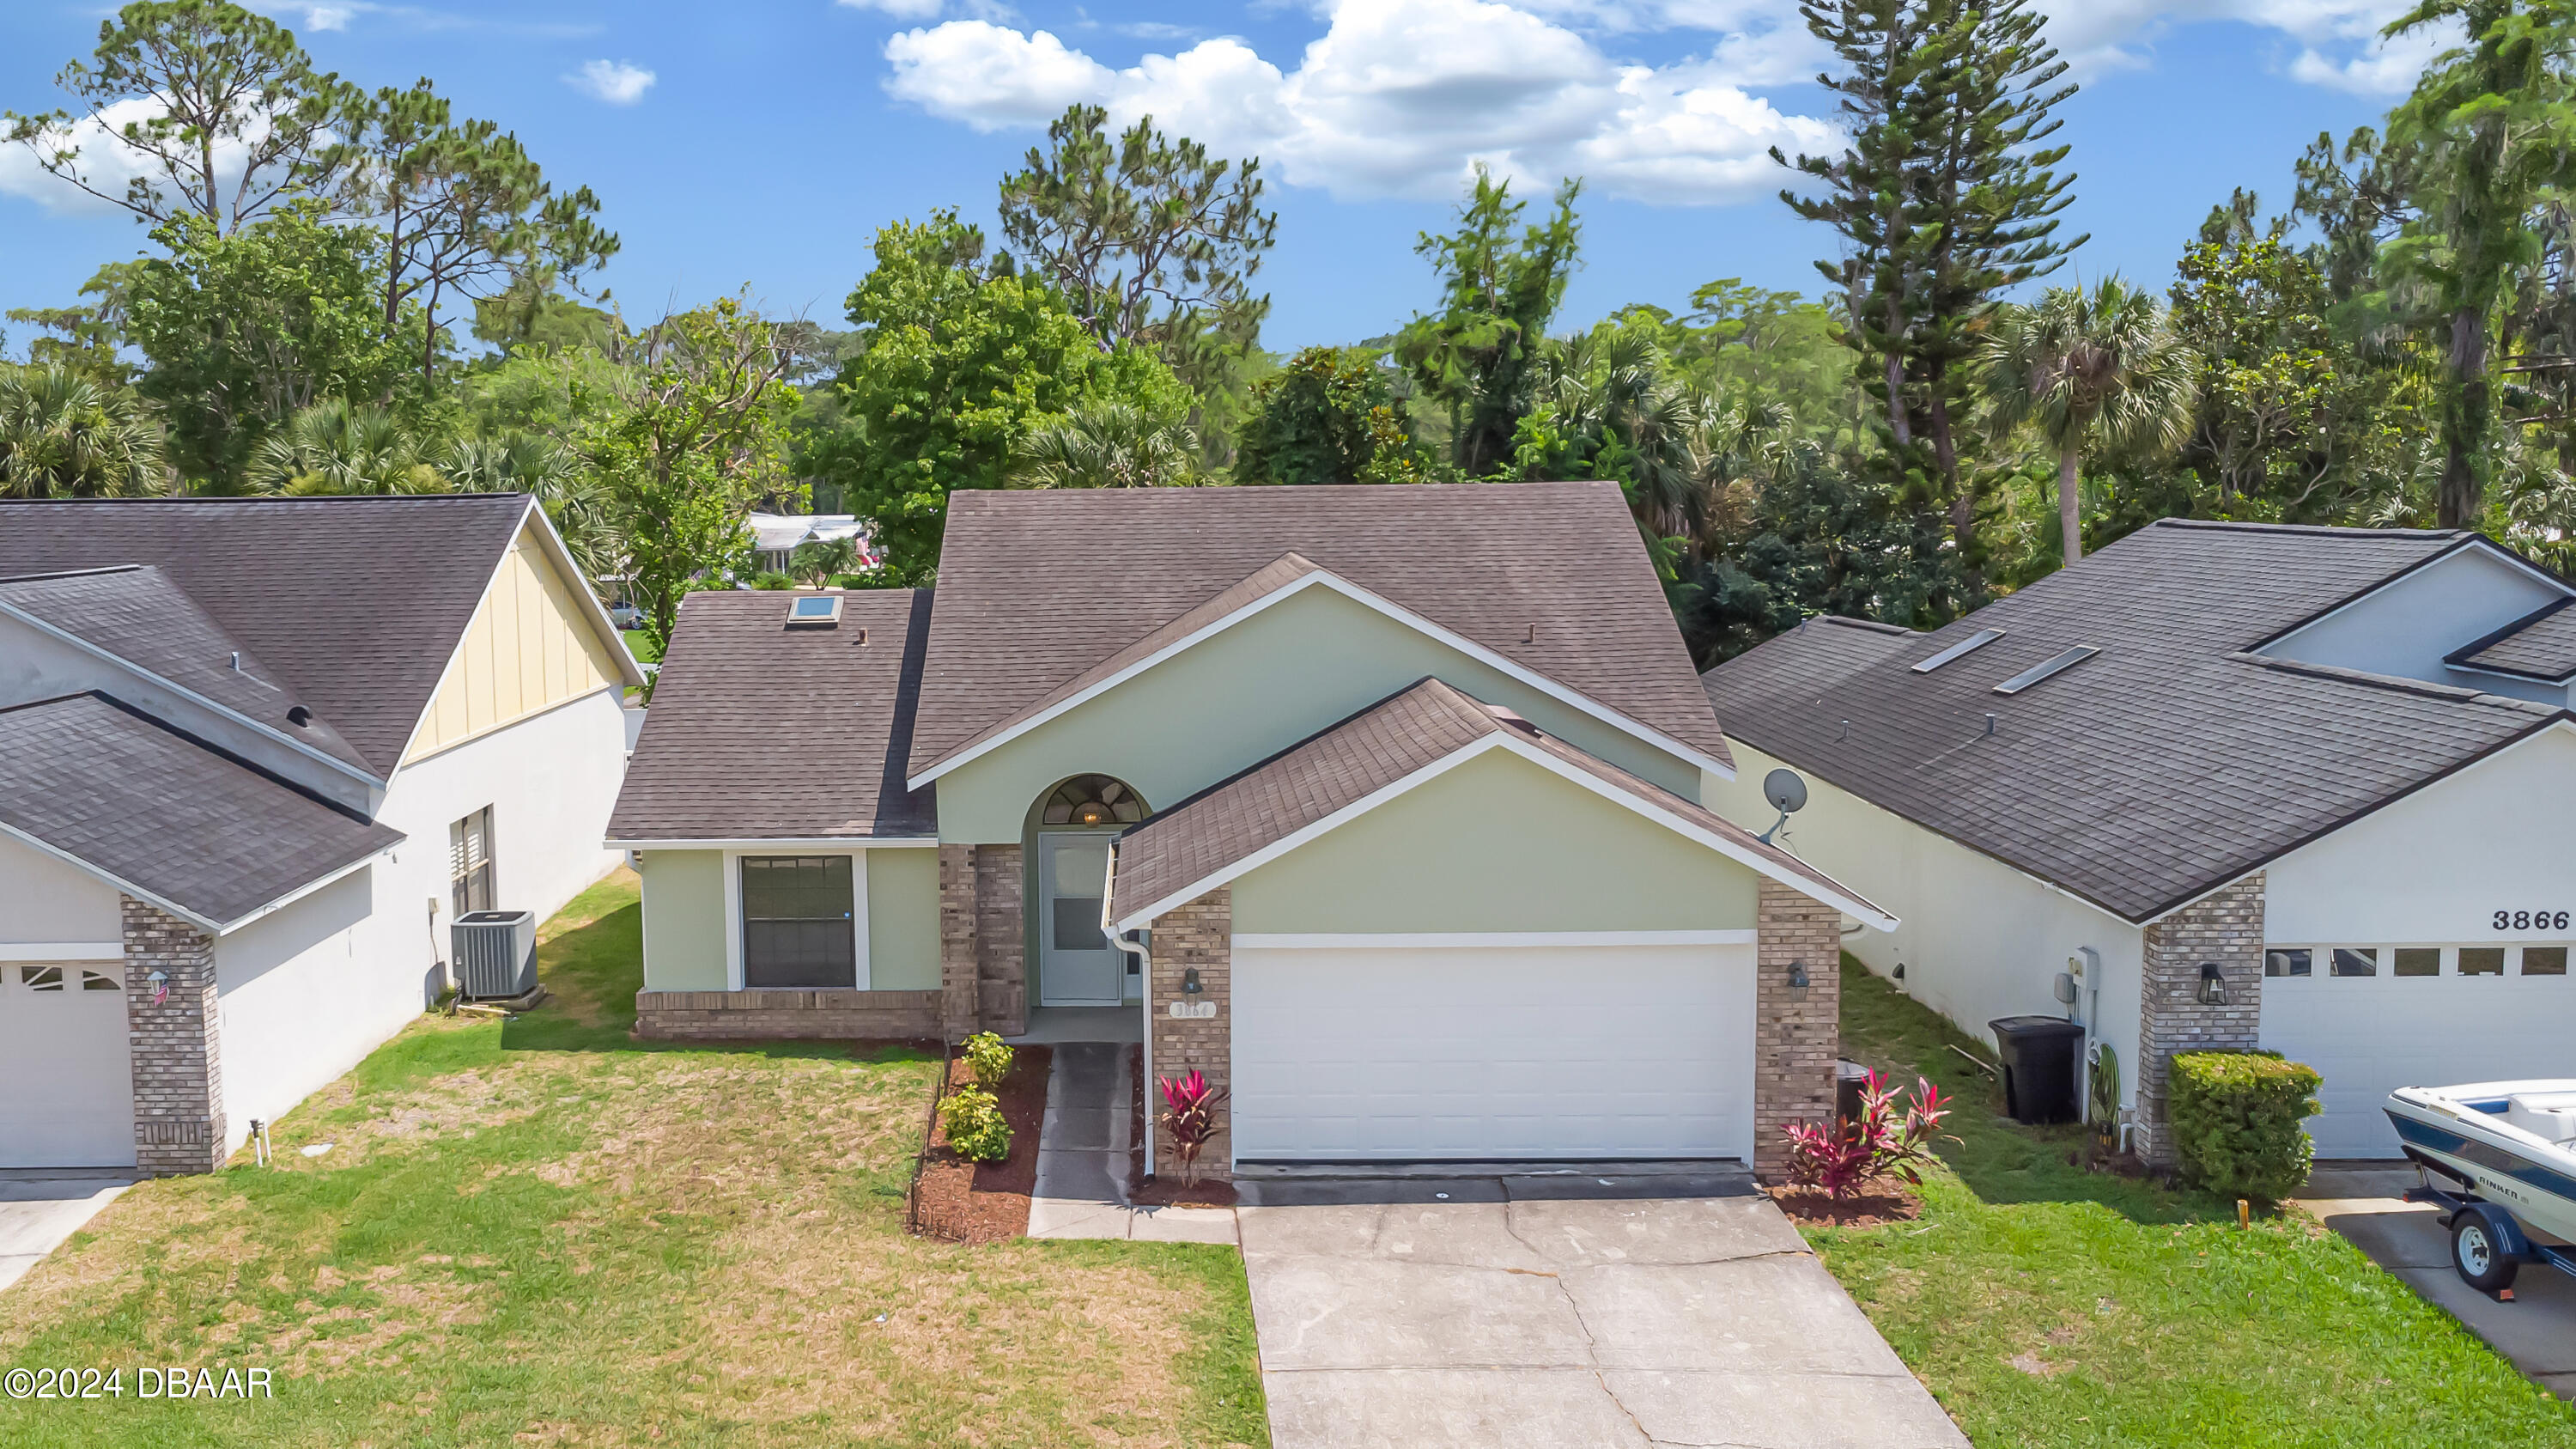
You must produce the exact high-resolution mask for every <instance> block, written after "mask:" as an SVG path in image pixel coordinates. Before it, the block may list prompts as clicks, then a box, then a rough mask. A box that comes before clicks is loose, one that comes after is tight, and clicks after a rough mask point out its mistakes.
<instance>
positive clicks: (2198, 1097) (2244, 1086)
mask: <svg viewBox="0 0 2576 1449" xmlns="http://www.w3.org/2000/svg"><path fill="white" fill-rule="evenodd" d="M2324 1080H2325V1079H2324V1078H2322V1077H2320V1076H2318V1075H2317V1071H2316V1068H2314V1067H2311V1066H2308V1065H2306V1064H2305V1063H2302V1062H2294V1061H2290V1060H2288V1059H2286V1058H2284V1057H2283V1056H2282V1055H2281V1054H2280V1053H2279V1052H2183V1053H2181V1054H2179V1055H2177V1056H2176V1057H2175V1058H2174V1059H2173V1082H2172V1096H2171V1101H2172V1105H2173V1133H2174V1148H2175V1151H2176V1152H2177V1153H2178V1154H2180V1156H2181V1158H2182V1171H2183V1180H2184V1181H2185V1182H2188V1183H2190V1184H2192V1185H2193V1186H2196V1187H2205V1188H2208V1189H2210V1190H2211V1191H2213V1192H2219V1193H2224V1194H2226V1195H2227V1196H2229V1197H2250V1198H2259V1199H2261V1200H2262V1201H2264V1202H2279V1201H2280V1200H2281V1199H2283V1198H2285V1197H2288V1196H2289V1195H2290V1194H2291V1193H2294V1192H2296V1191H2298V1190H2299V1186H2300V1184H2302V1183H2304V1182H2306V1181H2307V1180H2308V1164H2309V1161H2310V1159H2311V1157H2312V1156H2313V1153H2312V1150H2311V1148H2310V1145H2309V1142H2308V1134H2307V1133H2305V1132H2303V1131H2301V1130H2300V1129H2299V1124H2300V1123H2302V1122H2305V1121H2306V1120H2307V1119H2308V1118H2310V1117H2313V1116H2315V1115H2316V1113H2317V1112H2318V1110H2319V1108H2318V1104H2317V1095H2316V1093H2317V1088H2318V1086H2319V1085H2321V1084H2322V1083H2323V1082H2324Z"/></svg>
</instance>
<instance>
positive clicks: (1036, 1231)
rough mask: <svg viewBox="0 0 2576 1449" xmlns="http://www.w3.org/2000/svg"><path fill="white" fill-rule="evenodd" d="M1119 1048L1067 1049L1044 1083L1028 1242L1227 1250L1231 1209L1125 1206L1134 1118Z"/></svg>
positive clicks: (1077, 1045) (1123, 1048) (1123, 1047)
mask: <svg viewBox="0 0 2576 1449" xmlns="http://www.w3.org/2000/svg"><path fill="white" fill-rule="evenodd" d="M1136 1050H1137V1048H1135V1047H1134V1046H1132V1045H1128V1044H1125V1043H1120V1042H1067V1043H1064V1044H1062V1045H1059V1046H1057V1047H1056V1049H1055V1070H1054V1073H1053V1074H1052V1075H1051V1076H1050V1077H1049V1078H1048V1079H1047V1109H1046V1121H1045V1124H1044V1126H1043V1127H1042V1128H1041V1129H1040V1130H1039V1133H1038V1180H1037V1186H1036V1189H1035V1190H1034V1192H1033V1193H1032V1194H1031V1196H1030V1199H1029V1236H1030V1237H1032V1238H1133V1239H1137V1240H1140V1241H1146V1242H1159V1243H1231V1242H1233V1241H1235V1227H1234V1211H1233V1209H1231V1208H1140V1207H1133V1206H1130V1205H1129V1203H1128V1201H1127V1154H1128V1149H1129V1148H1130V1147H1132V1146H1133V1145H1134V1130H1135V1112H1134V1108H1133V1106H1132V1102H1133V1100H1134V1097H1133V1088H1132V1085H1131V1080H1130V1072H1131V1071H1132V1070H1133V1069H1132V1067H1131V1065H1130V1062H1129V1054H1130V1053H1132V1052H1134V1051H1136Z"/></svg>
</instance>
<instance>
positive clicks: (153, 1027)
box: [119, 896, 226, 1177]
mask: <svg viewBox="0 0 2576 1449" xmlns="http://www.w3.org/2000/svg"><path fill="white" fill-rule="evenodd" d="M119 900H120V903H121V905H122V906H123V910H124V918H125V919H124V926H125V1026H126V1034H127V1040H128V1041H129V1043H130V1045H131V1051H132V1056H133V1071H134V1164H135V1166H136V1168H138V1169H139V1170H141V1171H143V1172H147V1173H150V1174H151V1175H153V1176H155V1177H174V1176H178V1175H180V1174H183V1173H191V1172H212V1171H214V1170H215V1169H216V1168H218V1167H221V1166H223V1165H224V1156H225V1153H224V1139H225V1136H226V1132H225V1122H224V1072H223V1051H222V1039H221V1031H220V1027H221V1017H220V1015H219V1011H218V1008H217V1005H216V988H215V941H214V938H213V937H211V936H209V935H207V934H206V933H205V932H203V931H200V930H198V929H197V928H196V927H194V926H192V925H189V924H188V923H187V922H185V921H183V920H180V919H179V918H178V917H176V916H173V915H170V914H169V913H167V912H165V911H163V910H161V909H159V908H158V907H156V906H150V905H146V904H145V903H143V902H142V901H138V900H136V899H134V898H133V897H132V896H123V897H120V898H119ZM156 971H158V972H160V973H161V975H162V978H163V979H162V980H161V981H158V982H156V981H154V980H153V979H152V973H154V972H156ZM163 986H167V987H168V988H169V992H168V994H167V995H166V996H164V997H163V998H162V1000H161V1002H160V1004H159V1005H155V1004H153V1000H152V998H153V996H154V994H155V993H156V992H158V991H159V989H160V988H161V987H163Z"/></svg>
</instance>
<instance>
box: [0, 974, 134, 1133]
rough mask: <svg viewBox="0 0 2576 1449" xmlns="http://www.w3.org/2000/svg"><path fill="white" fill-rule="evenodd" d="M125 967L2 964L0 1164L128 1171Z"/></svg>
mask: <svg viewBox="0 0 2576 1449" xmlns="http://www.w3.org/2000/svg"><path fill="white" fill-rule="evenodd" d="M124 969H125V968H124V966H123V965H122V964H121V963H119V962H115V961H89V962H79V961H69V962H59V963H52V964H42V965H37V964H29V963H25V962H15V961H12V962H0V1167H132V1166H133V1165H134V1078H133V1075H132V1072H131V1070H130V1068H129V1067H128V1066H127V1060H128V1058H127V1048H126V1036H125V992H124V988H123V972H124Z"/></svg>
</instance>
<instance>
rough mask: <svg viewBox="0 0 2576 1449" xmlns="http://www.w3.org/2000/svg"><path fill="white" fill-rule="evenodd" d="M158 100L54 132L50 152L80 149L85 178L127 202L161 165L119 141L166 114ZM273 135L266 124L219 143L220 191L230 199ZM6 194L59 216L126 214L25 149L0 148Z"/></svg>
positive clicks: (112, 109) (0, 183) (117, 108)
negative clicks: (251, 158) (254, 147)
mask: <svg viewBox="0 0 2576 1449" xmlns="http://www.w3.org/2000/svg"><path fill="white" fill-rule="evenodd" d="M161 109H162V108H161V103H160V101H159V100H158V99H157V98H149V97H136V98H134V99H132V100H123V101H118V102H116V103H115V104H114V105H111V106H109V107H108V108H107V109H106V110H104V111H102V112H100V113H99V115H98V117H97V118H95V119H92V118H88V117H83V118H81V119H79V120H75V121H73V122H72V123H71V124H70V125H69V126H68V127H66V128H63V129H61V130H57V131H54V132H51V133H49V134H48V135H47V137H46V139H45V145H46V149H47V150H49V151H57V150H61V149H64V148H66V147H77V148H78V149H79V152H80V159H79V161H78V162H77V163H76V164H77V168H78V170H79V173H80V175H81V176H82V177H83V178H84V179H86V180H87V181H88V182H89V184H90V187H91V188H92V189H93V190H97V191H103V192H106V193H107V194H108V195H109V196H123V195H124V194H125V188H126V184H127V183H128V182H130V181H133V180H134V179H135V178H137V177H141V176H153V177H158V176H159V175H161V168H160V166H159V164H158V163H156V162H154V161H153V160H151V159H150V158H149V157H146V156H144V155H143V154H141V153H140V152H137V151H135V150H133V149H132V148H131V147H128V146H127V145H126V144H125V142H124V140H123V139H122V138H121V137H120V136H119V135H118V132H120V131H122V130H123V129H124V128H125V127H126V126H128V125H132V124H135V123H138V122H143V121H148V120H151V119H152V118H153V117H155V116H157V115H159V114H161ZM266 134H267V129H266V124H265V121H263V122H262V123H261V124H260V125H259V126H257V127H256V128H254V131H253V134H252V135H251V136H249V137H247V138H219V139H218V140H217V141H216V142H215V175H216V180H217V184H218V186H219V188H221V189H223V190H224V191H225V192H226V193H227V194H229V192H230V189H231V185H232V183H233V181H234V180H236V179H237V178H239V176H240V175H241V168H242V162H243V158H244V156H245V154H246V153H247V151H248V150H249V146H250V143H251V142H252V141H255V140H257V139H259V138H261V137H264V136H265V135H266ZM0 192H5V193H7V194H9V195H12V196H23V197H26V198H27V199H28V200H30V201H33V202H35V203H37V204H38V205H40V206H42V207H44V208H45V210H47V211H49V212H53V213H55V214H57V215H69V214H79V215H90V216H96V215H100V214H103V213H112V212H118V211H121V210H123V208H121V207H119V206H117V205H116V204H115V203H114V202H110V201H105V200H101V199H100V198H98V197H96V196H92V195H90V194H89V193H88V192H85V191H83V190H81V189H80V188H79V187H77V186H74V185H72V184H71V183H70V182H68V181H65V180H63V179H62V178H60V177H58V176H55V175H54V174H53V173H51V172H49V171H47V170H45V169H44V168H43V167H42V166H39V165H38V164H37V161H36V154H35V152H33V151H31V150H29V149H28V148H27V147H25V146H22V145H13V144H8V143H0Z"/></svg>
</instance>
